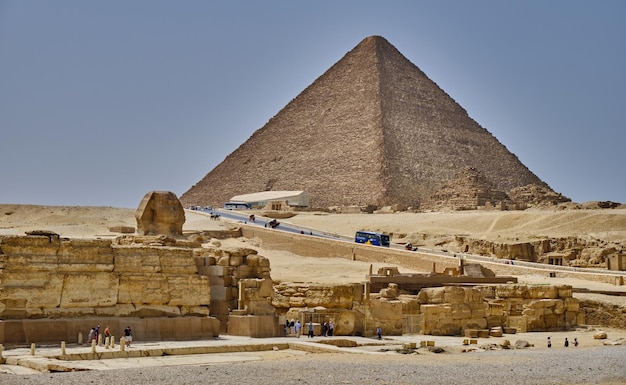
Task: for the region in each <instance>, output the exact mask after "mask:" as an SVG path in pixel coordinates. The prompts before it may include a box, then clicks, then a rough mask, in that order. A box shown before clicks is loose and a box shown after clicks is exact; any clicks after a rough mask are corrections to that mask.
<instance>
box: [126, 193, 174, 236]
mask: <svg viewBox="0 0 626 385" xmlns="http://www.w3.org/2000/svg"><path fill="white" fill-rule="evenodd" d="M135 218H136V219H137V233H138V234H139V235H156V234H163V235H167V236H171V237H182V235H183V224H184V223H185V210H184V209H183V205H182V204H181V203H180V201H179V200H178V197H176V194H174V193H173V192H169V191H151V192H149V193H147V194H146V195H144V197H143V199H142V200H141V203H139V207H137V211H136V212H135Z"/></svg>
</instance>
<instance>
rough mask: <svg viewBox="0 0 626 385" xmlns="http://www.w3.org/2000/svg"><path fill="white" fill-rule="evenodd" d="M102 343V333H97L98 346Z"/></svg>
mask: <svg viewBox="0 0 626 385" xmlns="http://www.w3.org/2000/svg"><path fill="white" fill-rule="evenodd" d="M100 345H102V334H100V333H98V346H100Z"/></svg>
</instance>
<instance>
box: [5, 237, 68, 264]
mask: <svg viewBox="0 0 626 385" xmlns="http://www.w3.org/2000/svg"><path fill="white" fill-rule="evenodd" d="M60 244H61V239H60V238H59V236H58V235H57V236H49V237H48V236H26V237H25V236H18V235H6V236H3V237H2V253H3V254H6V255H7V256H11V257H14V256H15V257H21V256H30V257H38V256H48V257H54V258H55V259H56V253H57V250H58V249H59V247H60Z"/></svg>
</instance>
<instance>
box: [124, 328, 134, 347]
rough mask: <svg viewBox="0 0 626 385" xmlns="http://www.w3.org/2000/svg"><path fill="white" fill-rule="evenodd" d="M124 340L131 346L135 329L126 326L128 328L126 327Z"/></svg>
mask: <svg viewBox="0 0 626 385" xmlns="http://www.w3.org/2000/svg"><path fill="white" fill-rule="evenodd" d="M124 340H125V341H126V346H128V347H130V344H131V342H133V331H132V330H131V328H130V326H126V329H124Z"/></svg>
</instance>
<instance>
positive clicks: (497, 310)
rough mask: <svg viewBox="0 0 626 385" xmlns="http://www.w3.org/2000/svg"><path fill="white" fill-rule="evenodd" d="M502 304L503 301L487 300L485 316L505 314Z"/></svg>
mask: <svg viewBox="0 0 626 385" xmlns="http://www.w3.org/2000/svg"><path fill="white" fill-rule="evenodd" d="M504 305H505V304H504V303H502V302H500V301H497V300H492V301H489V303H488V304H487V306H488V309H487V316H502V315H503V314H505V307H504Z"/></svg>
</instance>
